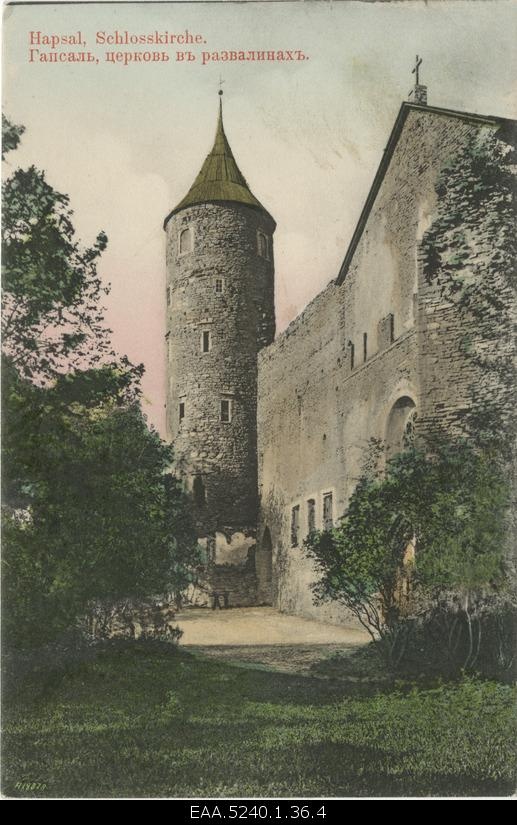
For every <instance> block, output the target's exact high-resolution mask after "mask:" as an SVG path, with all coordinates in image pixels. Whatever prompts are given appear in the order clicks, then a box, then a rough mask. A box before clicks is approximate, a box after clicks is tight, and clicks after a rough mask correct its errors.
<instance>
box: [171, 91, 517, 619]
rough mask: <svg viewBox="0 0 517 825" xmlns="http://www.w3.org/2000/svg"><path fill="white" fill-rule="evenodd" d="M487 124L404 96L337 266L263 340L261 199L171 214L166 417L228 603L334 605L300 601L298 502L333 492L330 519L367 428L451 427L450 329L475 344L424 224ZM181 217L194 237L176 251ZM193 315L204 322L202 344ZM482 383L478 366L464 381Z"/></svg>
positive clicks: (298, 607) (307, 584)
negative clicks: (445, 174)
mask: <svg viewBox="0 0 517 825" xmlns="http://www.w3.org/2000/svg"><path fill="white" fill-rule="evenodd" d="M499 128H500V122H498V121H497V120H494V121H487V120H480V119H476V118H472V117H465V118H463V117H455V116H451V115H450V114H449V113H447V112H445V111H439V110H438V111H437V110H432V109H430V110H426V109H425V108H424V107H418V108H411V109H410V110H409V111H408V113H407V117H406V119H405V121H404V124H403V127H402V129H401V132H400V134H399V135H398V139H397V142H396V146H395V148H394V151H393V154H392V156H391V160H390V163H389V166H388V168H387V169H386V171H385V174H384V177H383V179H382V182H381V184H380V188H379V189H378V191H377V194H376V196H375V200H374V201H373V204H372V206H371V210H370V212H369V215H368V217H367V219H366V222H365V224H364V227H363V229H362V233H361V236H360V238H359V240H358V243H357V245H356V246H355V247H351V249H352V248H353V249H354V251H353V257H351V260H350V262H349V265H348V269H347V272H346V276H345V277H344V279H343V280H341V278H339V279H337V280H336V281H333V282H331V283H330V284H329V285H328V286H327V287H326V288H325V289H324V290H323V291H322V292H321V293H320V294H319V295H318V296H317V297H316V298H315V299H314V300H313V301H312V302H311V303H310V304H309V306H308V307H307V308H306V309H305V310H304V312H303V313H302V314H301V315H300V316H299V317H298V318H296V319H295V320H294V321H293V322H292V324H290V326H289V327H288V328H287V330H286V331H285V332H284V333H282V335H280V336H279V337H278V338H277V339H276V340H275V341H274V342H273V337H274V327H275V321H274V303H273V260H272V241H271V236H272V233H273V230H274V226H273V224H272V221H271V219H270V218H269V216H268V215H267V214H266V213H262V212H261V211H260V210H254V209H252V208H249V207H246V206H242V205H237V204H233V205H232V204H224V203H219V204H214V203H212V204H210V203H207V204H201V205H197V206H191V207H188V208H186V209H184V210H182V211H180V212H179V213H177V214H175V215H173V217H172V218H171V219H170V221H169V222H168V224H167V268H168V276H167V277H168V280H167V288H168V296H169V302H170V304H169V306H168V317H167V330H168V333H167V334H168V344H169V363H168V396H167V399H168V400H167V422H168V428H169V433H170V436H171V438H172V440H173V442H174V447H175V464H176V469H177V470H178V471H179V472H180V473H181V474H182V475H183V477H184V478H185V479H186V481H187V484H188V487H189V489H191V490H192V491H193V496H194V500H195V501H197V506H196V517H197V524H198V531H199V535H200V536H204V537H206V538H207V549H208V555H209V587H213V588H215V589H218V590H228V591H230V592H231V594H232V595H231V603H232V604H242V605H245V604H264V603H265V604H268V603H273V604H274V605H276V606H277V607H278V608H280V610H282V611H285V612H290V613H296V614H299V615H302V616H307V617H317V618H320V619H326V620H330V621H332V622H342V621H349V620H350V617H349V616H347V615H346V614H345V613H344V612H343V610H342V609H341V608H340V607H339V605H335V604H332V605H325V606H315V605H314V603H313V599H312V592H311V584H312V582H313V581H314V575H315V571H314V569H313V568H312V566H311V564H310V563H309V561H308V560H307V558H306V556H305V554H304V553H303V550H302V548H301V545H302V543H303V539H304V537H305V535H306V534H307V532H308V529H309V511H311V512H312V511H314V517H315V521H314V526H315V527H316V528H320V527H323V526H324V524H325V512H324V501H325V502H326V505H325V506H326V518H327V520H328V518H329V506H330V505H329V501H330V499H329V496H330V495H331V496H332V505H331V506H332V518H333V519H334V520H335V519H337V518H338V517H339V516H340V515H341V514H342V513H343V512H344V510H345V508H346V505H347V501H348V499H349V497H350V495H351V493H352V491H353V489H354V487H355V485H356V482H357V479H358V477H359V476H360V474H361V473H362V472H363V471H364V469H365V468H367V467H369V466H372V465H376V466H378V462H379V460H381V461H382V460H384V459H383V457H382V455H381V456H379V450H378V445H379V443H380V442H383V444H384V446H385V448H386V450H387V454H388V455H389V454H390V452H392V451H395V450H397V449H399V448H400V447H401V446H402V445H403V443H404V440H405V439H406V438H409V437H410V436H411V437H412V434H413V432H416V435H417V437H418V433H419V432H420V433H421V434H422V433H429V432H435V431H438V430H444V429H445V431H446V432H449V433H452V434H454V433H459V432H462V431H463V428H464V423H465V415H466V413H467V411H468V410H469V407H471V406H472V403H473V398H472V393H473V387H474V388H475V387H476V381H477V380H478V377H479V371H478V367H477V366H476V364H475V363H474V362H473V360H472V358H469V357H468V355H467V351H466V347H465V340H466V337H470V342H471V344H472V342H474V347H475V346H477V345H478V346H484V344H480V340H481V339H479V336H478V339H479V340H477V339H476V334H477V330H476V325H475V323H474V322H472V323H471V324H470V325H468V320H466V317H465V314H464V313H463V314H461V313H459V312H458V310H457V307H456V306H455V304H454V302H453V301H451V300H450V295H448V294H447V290H446V289H444V282H443V277H444V276H443V275H440V274H439V275H438V277H431V276H430V264H429V261H430V260H432V259H433V255H434V252H435V250H433V249H432V248H431V249H430V248H429V237H430V234H429V233H430V228H431V227H432V226H433V225H435V223H434V222H435V221H436V219H437V215H438V212H439V206H440V203H441V201H440V200H439V198H440V197H441V196H440V195H439V192H440V187H439V186H438V183H439V181H440V176H441V174H442V171H443V170H444V169H445V168H447V169H448V168H450V167H451V164H452V165H453V164H454V160H455V158H457V157H458V156H459V154H460V153H461V152H462V150H463V149H464V148H465V147H466V146H467V144H468V142H469V141H471V139H472V138H473V136H476V137H477V138H478V139H481V138H482V137H483V136H484V135H488V134H490V133H492V132H496V131H497V130H499ZM501 139H503V138H502V137H501ZM475 184H476V181H475V179H473V180H472V186H474V185H475ZM458 208H461V205H460V206H459V207H458ZM469 220H470V224H469V229H468V233H467V235H466V236H465V237H462V238H461V245H462V247H465V245H467V246H468V254H469V260H470V261H471V262H472V261H475V260H477V261H481V262H483V261H485V262H486V261H490V263H486V265H485V268H483V266H479V267H476V272H477V271H479V272H480V273H482V277H488V276H490V277H491V278H493V283H494V289H496V290H499V291H500V294H501V300H502V301H504V302H508V301H510V300H512V296H511V295H510V292H509V290H508V288H507V286H504V284H502V283H501V278H499V277H498V275H497V272H496V271H495V270H496V267H497V265H496V260H497V259H496V258H494V257H493V256H492V257H491V258H490V256H488V255H487V251H488V250H490V249H492V250H493V247H494V244H495V245H496V246H497V243H498V238H497V227H495V229H494V224H493V221H492V222H491V223H490V227H489V226H488V224H487V222H486V221H487V219H486V215H485V214H484V213H479V215H478V214H477V213H475V212H474V214H473V215H470V218H469ZM186 227H191V228H192V230H193V233H194V234H193V249H192V252H189V253H185V254H179V246H178V245H179V237H180V233H181V232H182V231H183V229H185V228H186ZM258 231H263V232H264V233H265V234H266V235H267V236H268V237H269V238H270V255H269V257H270V260H266V259H264V258H263V257H261V256H260V255H258V254H257V250H258V247H257V232H258ZM494 232H495V234H494ZM433 237H434V236H433ZM438 242H439V243H440V244H441V247H442V249H441V251H442V252H443V249H445V251H446V253H447V255H449V254H450V255H452V256H453V255H454V254H456V251H457V249H456V247H457V246H458V245H459V244H460V241H459V240H458V239H457V238H455V236H451V237H449V236H448V235H447V233H446V232H445V233H442V235H441V236H440V238H439V240H438V241H436V243H438ZM433 243H434V241H433ZM350 254H351V255H352V252H351V253H350ZM462 254H463V253H462ZM487 267H488V270H487ZM470 269H471V270H472V269H473V268H472V266H471V267H470ZM217 278H219V279H224V292H223V294H222V295H221V294H218V293H217V292H216V288H215V280H216V279H217ZM466 323H467V325H468V328H466V326H465V325H466ZM494 323H497V318H496V317H495V316H494ZM203 332H209V333H210V348H209V351H208V352H202V340H203ZM476 340H477V344H476ZM509 346H510V348H511V346H513V348H515V347H514V343H513V344H512V345H509ZM513 351H514V349H513ZM494 386H495V385H494ZM494 386H493V384H491V383H490V382H488V383H486V382H485V383H483V382H480V383H479V393H480V394H481V395H482V394H483V393H485V394H487V393H493V392H494ZM222 398H225V399H230V400H231V401H232V405H233V409H232V419H231V423H223V422H221V420H220V401H221V399H222ZM180 403H184V404H185V417H184V419H183V421H181V422H180V421H179V405H180ZM415 414H416V415H415ZM384 455H385V454H384ZM196 479H198V481H197V482H196ZM196 485H197V487H196ZM309 502H310V504H309ZM293 508H299V509H298V510H297V514H298V515H297V517H296V520H295V526H296V530H295V533H297V534H296V535H295V536H294V537H293V529H292V528H293V524H292V510H293ZM298 519H299V524H298ZM255 543H256V546H255Z"/></svg>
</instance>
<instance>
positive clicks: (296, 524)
mask: <svg viewBox="0 0 517 825" xmlns="http://www.w3.org/2000/svg"><path fill="white" fill-rule="evenodd" d="M299 536H300V505H299V504H297V505H296V507H293V508H292V510H291V547H298V541H299Z"/></svg>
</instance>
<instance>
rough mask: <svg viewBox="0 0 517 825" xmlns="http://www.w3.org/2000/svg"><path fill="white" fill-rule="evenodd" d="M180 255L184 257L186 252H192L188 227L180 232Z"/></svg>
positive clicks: (190, 234)
mask: <svg viewBox="0 0 517 825" xmlns="http://www.w3.org/2000/svg"><path fill="white" fill-rule="evenodd" d="M179 247H180V255H186V254H187V252H192V230H191V228H190V227H189V226H188V227H187V228H186V229H182V230H181V232H180V243H179Z"/></svg>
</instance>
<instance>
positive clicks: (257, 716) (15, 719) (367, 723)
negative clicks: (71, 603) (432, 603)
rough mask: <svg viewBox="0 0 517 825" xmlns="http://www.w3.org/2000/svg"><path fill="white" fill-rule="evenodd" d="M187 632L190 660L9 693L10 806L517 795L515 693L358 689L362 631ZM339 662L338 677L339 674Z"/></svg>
mask: <svg viewBox="0 0 517 825" xmlns="http://www.w3.org/2000/svg"><path fill="white" fill-rule="evenodd" d="M232 617H233V622H235V623H233V622H232ZM179 623H180V625H181V626H182V627H183V629H184V630H185V634H184V641H185V645H184V646H183V645H180V647H179V648H175V647H173V646H171V645H168V644H165V643H160V644H156V643H152V642H151V643H149V642H141V641H137V642H135V641H125V642H120V641H117V642H113V643H109V644H107V645H106V646H104V647H101V649H99V650H95V651H93V652H92V651H90V652H89V653H88V655H87V656H85V657H82V658H81V657H80V656H79V657H75V658H72V659H71V660H70V661H67V662H66V664H65V666H63V667H61V668H54V669H52V668H50V669H49V668H48V667H45V666H42V668H41V669H40V671H39V672H38V673H33V674H32V676H31V677H30V678H28V677H26V678H25V679H24V680H23V681H19V682H17V683H16V684H14V685H11V690H9V685H7V689H6V686H5V684H4V697H3V698H4V714H3V722H4V736H3V793H4V794H5V795H6V796H8V797H20V796H21V797H70V796H72V797H119V798H120V797H144V798H146V797H188V798H200V797H208V796H210V797H216V798H217V797H236V796H238V797H247V798H255V799H261V798H264V797H291V798H295V799H296V798H300V797H316V798H321V797H336V796H337V797H340V796H398V795H408V796H416V795H422V796H425V795H460V796H461V795H502V794H509V793H511V792H512V791H513V789H514V787H515V770H514V754H515V747H514V741H515V693H514V691H513V689H512V688H510V687H508V686H506V685H500V684H496V683H491V682H481V681H477V680H462V681H461V682H459V683H450V684H444V685H435V686H430V685H429V686H425V687H424V686H419V687H415V686H412V685H403V684H399V685H397V684H394V683H393V681H386V679H385V675H384V676H383V674H378V678H375V676H373V677H372V678H367V679H365V680H361V681H360V680H357V679H356V680H354V679H350V678H348V676H349V673H350V667H352V662H353V660H354V659H356V658H357V657H358V656H359V658H360V657H361V656H362V655H363V651H367V650H368V648H366V647H365V646H363V647H361V645H362V643H363V641H364V637H362V636H361V634H360V633H358V631H356V630H347V629H345V628H334V627H332V626H325V625H316V624H315V623H313V622H307V621H306V620H303V619H294V618H292V617H287V616H281V615H279V614H277V613H275V611H272V610H269V609H266V610H260V611H258V612H257V611H253V610H246V611H237V610H230V611H228V612H224V611H221V612H219V611H217V612H216V613H215V614H212V612H211V611H195V612H194V611H193V612H191V613H190V612H189V613H187V612H185V614H183V615H181V616H180V617H179ZM239 627H240V630H239ZM252 627H253V628H255V630H254V633H255V635H252V633H251V629H252ZM259 628H260V629H259ZM244 632H245V633H246V634H248V635H247V636H246V637H245V641H246V642H247V644H243V641H244V639H243V638H242V636H241V633H244ZM264 636H267V641H268V644H263V642H264ZM257 642H258V644H255V643H257ZM336 648H339V650H340V652H342V654H343V655H342V656H341V657H340V659H339V662H340V666H339V667H337V668H335V669H332V667H331V668H326V667H325V662H326V661H327V660H328V657H329V655H330V654H331V653H333V651H334V650H335V649H336ZM354 651H355V652H354ZM285 654H288V655H287V656H286V655H285ZM323 660H324V661H323ZM322 661H323V665H322ZM332 661H335V657H333V659H332ZM310 662H311V663H310ZM349 664H350V667H349ZM352 670H353V668H352Z"/></svg>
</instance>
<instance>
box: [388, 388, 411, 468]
mask: <svg viewBox="0 0 517 825" xmlns="http://www.w3.org/2000/svg"><path fill="white" fill-rule="evenodd" d="M416 415H417V412H416V404H415V402H414V401H413V399H412V398H410V397H409V395H403V396H402V397H401V398H398V399H397V401H395V403H394V405H393V407H392V408H391V410H390V413H389V415H388V421H387V423H386V437H385V445H386V458H391V457H392V456H394V455H395V453H399V452H401V450H405V449H407V448H408V447H410V446H411V445H412V444H413V441H414V436H415V421H416Z"/></svg>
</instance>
